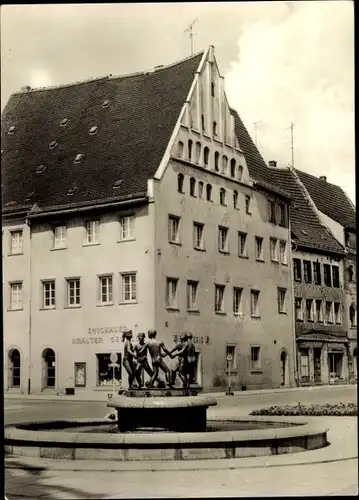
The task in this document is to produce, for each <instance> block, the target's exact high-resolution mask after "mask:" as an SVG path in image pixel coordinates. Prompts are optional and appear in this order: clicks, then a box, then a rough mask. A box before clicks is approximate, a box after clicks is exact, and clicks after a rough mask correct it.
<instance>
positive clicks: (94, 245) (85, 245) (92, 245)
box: [82, 242, 100, 247]
mask: <svg viewBox="0 0 359 500" xmlns="http://www.w3.org/2000/svg"><path fill="white" fill-rule="evenodd" d="M99 244H100V243H99V242H97V243H83V244H82V246H83V247H96V246H98V245H99Z"/></svg>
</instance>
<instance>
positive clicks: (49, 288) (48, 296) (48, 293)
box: [42, 280, 56, 309]
mask: <svg viewBox="0 0 359 500" xmlns="http://www.w3.org/2000/svg"><path fill="white" fill-rule="evenodd" d="M55 305H56V302H55V280H48V281H43V282H42V307H43V309H54V308H55Z"/></svg>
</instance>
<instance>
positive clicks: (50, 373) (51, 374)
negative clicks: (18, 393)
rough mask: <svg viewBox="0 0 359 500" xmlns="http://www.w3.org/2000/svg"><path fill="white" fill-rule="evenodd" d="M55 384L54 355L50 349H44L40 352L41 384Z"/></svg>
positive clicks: (52, 385)
mask: <svg viewBox="0 0 359 500" xmlns="http://www.w3.org/2000/svg"><path fill="white" fill-rule="evenodd" d="M55 385H56V356H55V353H54V351H53V350H52V349H45V350H44V351H43V353H42V386H43V388H48V387H49V388H50V387H55Z"/></svg>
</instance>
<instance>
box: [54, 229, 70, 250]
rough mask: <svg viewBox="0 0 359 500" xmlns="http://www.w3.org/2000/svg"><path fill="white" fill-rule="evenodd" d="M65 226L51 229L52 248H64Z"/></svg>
mask: <svg viewBox="0 0 359 500" xmlns="http://www.w3.org/2000/svg"><path fill="white" fill-rule="evenodd" d="M66 236H67V228H66V226H55V227H54V229H53V243H52V247H53V248H66Z"/></svg>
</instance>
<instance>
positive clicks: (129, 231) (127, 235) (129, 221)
mask: <svg viewBox="0 0 359 500" xmlns="http://www.w3.org/2000/svg"><path fill="white" fill-rule="evenodd" d="M134 220H135V218H134V217H133V215H131V216H128V217H121V219H120V240H121V241H126V240H133V239H134V236H133V225H134Z"/></svg>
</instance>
